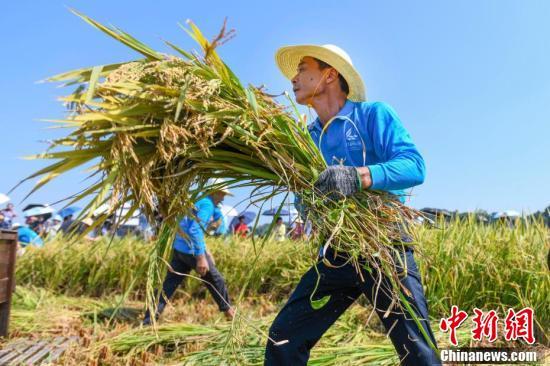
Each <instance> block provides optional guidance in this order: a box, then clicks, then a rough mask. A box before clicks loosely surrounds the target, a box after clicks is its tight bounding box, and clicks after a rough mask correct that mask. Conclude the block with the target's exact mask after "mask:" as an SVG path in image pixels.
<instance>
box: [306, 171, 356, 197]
mask: <svg viewBox="0 0 550 366" xmlns="http://www.w3.org/2000/svg"><path fill="white" fill-rule="evenodd" d="M315 188H316V189H317V190H318V191H319V193H321V194H322V195H326V196H328V198H330V199H331V200H333V201H337V200H339V199H342V198H344V197H348V196H351V195H353V194H355V193H357V192H359V191H360V190H361V177H360V176H359V172H358V171H357V169H355V168H354V167H352V166H342V165H332V166H329V167H328V168H326V169H325V170H324V171H323V172H322V173H321V174H320V175H319V178H318V179H317V182H315Z"/></svg>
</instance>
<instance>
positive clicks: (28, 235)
mask: <svg viewBox="0 0 550 366" xmlns="http://www.w3.org/2000/svg"><path fill="white" fill-rule="evenodd" d="M12 228H13V229H14V230H17V241H18V242H19V244H20V245H21V246H22V247H23V248H25V247H27V246H29V245H33V246H36V247H38V248H41V247H43V246H44V241H43V240H42V238H41V237H40V236H39V235H38V234H37V233H36V232H35V231H34V230H32V229H31V228H30V227H28V226H25V225H21V224H19V223H15V224H13V226H12Z"/></svg>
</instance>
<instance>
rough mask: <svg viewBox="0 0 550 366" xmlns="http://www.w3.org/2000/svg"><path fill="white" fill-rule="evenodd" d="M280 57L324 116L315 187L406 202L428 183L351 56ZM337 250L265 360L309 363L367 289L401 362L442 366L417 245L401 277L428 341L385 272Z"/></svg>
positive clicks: (294, 298)
mask: <svg viewBox="0 0 550 366" xmlns="http://www.w3.org/2000/svg"><path fill="white" fill-rule="evenodd" d="M275 58H276V61H277V64H278V66H279V68H280V69H281V71H282V72H283V74H284V75H285V76H286V77H287V78H288V79H290V80H291V82H292V88H293V91H294V94H295V97H296V101H297V102H298V103H299V104H302V105H308V106H311V107H313V109H314V110H315V112H316V113H317V116H318V118H317V119H316V120H315V121H314V122H313V123H312V124H311V125H310V126H309V132H310V135H311V137H312V138H313V140H314V142H315V144H316V145H317V147H318V148H319V149H320V151H321V152H322V154H323V156H324V158H325V161H326V162H327V164H328V165H329V167H328V168H327V169H326V170H325V171H323V172H322V173H321V174H320V175H319V178H318V180H317V182H315V186H316V188H317V189H318V190H319V191H320V192H321V193H322V194H325V195H329V197H330V196H332V197H333V198H338V197H347V196H351V195H353V194H355V193H357V192H358V191H360V190H362V189H373V190H384V191H388V192H391V193H393V194H394V195H395V196H396V199H399V200H401V201H402V202H404V199H405V197H404V190H405V189H407V188H410V187H413V186H415V185H419V184H421V183H422V182H423V181H424V171H425V168H424V160H423V159H422V156H421V155H420V153H419V152H418V150H417V148H416V146H415V145H414V143H413V141H412V139H411V137H410V136H409V134H408V132H407V131H406V130H405V128H404V127H403V125H402V124H401V121H400V120H399V118H398V117H397V115H396V113H395V112H394V110H393V109H392V108H390V107H389V106H388V105H387V104H384V103H379V102H374V103H372V102H366V97H365V87H364V84H363V81H362V79H361V76H360V75H359V73H358V72H357V71H356V70H355V68H354V67H353V65H352V62H351V59H350V57H349V56H348V55H347V54H346V53H345V52H344V51H343V50H342V49H340V48H338V47H336V46H333V45H326V46H313V45H305V46H288V47H283V48H281V49H279V50H278V51H277V54H276V56H275ZM409 241H410V240H409ZM334 254H335V253H334V251H333V250H331V249H330V248H329V249H328V250H327V252H326V254H325V256H326V258H327V260H330V262H331V264H333V265H334V266H335V267H336V268H329V267H328V266H326V265H325V264H324V263H323V262H322V261H319V262H318V263H317V264H316V265H315V266H314V267H312V268H311V269H310V270H309V271H308V272H307V273H306V274H305V275H304V276H303V277H302V278H301V280H300V282H299V283H298V285H297V287H296V289H295V290H294V292H293V293H292V295H291V296H290V299H289V300H288V302H287V303H286V305H285V306H284V307H283V309H282V310H281V311H280V312H279V314H278V315H277V317H276V318H275V320H274V321H273V324H272V326H271V328H270V331H269V335H270V338H271V340H269V341H268V344H267V348H266V353H265V365H293V366H297V365H306V364H307V361H308V359H309V354H310V350H311V348H312V347H313V346H314V345H315V344H316V343H317V341H318V340H319V339H320V338H321V336H322V335H323V334H324V333H325V332H326V331H327V330H328V329H329V328H330V326H331V325H332V324H333V323H334V322H335V321H336V320H337V319H338V317H340V315H341V314H342V313H343V312H344V311H346V309H347V308H348V307H349V306H350V305H351V304H353V303H354V302H355V300H356V299H357V298H358V297H359V296H361V294H364V295H365V296H366V297H367V298H368V299H369V300H370V301H371V303H373V302H375V303H374V304H373V306H374V308H375V311H376V313H377V314H378V316H379V318H380V320H381V321H382V323H383V324H384V326H385V328H386V330H387V332H388V335H389V337H390V338H391V341H392V342H393V345H394V346H395V349H396V351H397V353H398V355H399V358H400V360H401V364H403V365H414V366H421V365H440V364H441V363H440V361H439V359H438V358H437V355H436V353H435V352H434V351H433V349H432V348H431V347H430V343H431V344H433V345H434V347H435V339H434V337H433V334H432V331H431V329H430V325H429V322H428V307H427V303H426V298H425V296H424V291H423V289H422V284H421V282H420V274H419V272H418V268H417V266H416V263H415V260H414V257H413V251H412V249H411V248H407V249H404V250H403V252H402V253H400V255H401V256H402V257H403V260H404V261H406V263H407V274H406V275H404V276H403V277H402V278H401V282H402V284H403V286H405V287H406V288H407V289H408V290H409V291H410V293H411V295H412V296H411V297H409V298H408V300H409V302H410V304H411V306H412V308H413V309H416V312H417V314H416V315H417V316H418V317H419V318H420V319H421V324H422V327H423V328H424V330H425V332H426V333H427V334H428V335H429V337H428V338H429V339H428V340H426V339H425V338H424V337H423V335H422V333H421V330H420V328H419V327H418V326H417V325H416V323H415V322H414V321H413V319H412V318H411V316H410V315H409V314H405V313H404V312H403V311H402V310H401V308H400V307H396V306H394V307H392V305H393V304H392V298H391V297H390V296H388V293H391V291H389V290H388V289H390V288H391V287H389V286H390V285H389V281H388V279H387V278H379V275H378V274H376V273H372V274H371V273H369V272H368V271H367V270H365V269H364V268H361V271H362V276H361V275H360V274H359V273H358V271H357V270H356V268H355V267H354V266H353V265H352V264H351V263H349V262H348V261H347V258H345V257H344V258H342V256H340V255H339V256H338V257H335V255H334ZM315 267H316V268H315ZM396 269H397V271H400V269H399V268H396ZM373 272H374V271H373ZM401 272H403V270H402V269H401ZM318 278H320V280H319V283H318V287H317V288H316V282H317V279H318ZM363 279H364V280H363ZM379 280H380V284H381V287H380V288H378V287H377V286H378V283H379V282H378V281H379ZM315 288H316V290H315V296H316V297H318V298H319V299H320V298H323V297H325V296H330V300H329V301H328V302H327V303H326V305H324V306H323V307H321V308H320V309H317V310H315V309H313V308H312V306H311V303H310V296H311V294H312V293H313V292H314V289H315ZM390 308H391V310H390ZM388 310H390V311H388ZM386 312H387V314H385V313H386ZM272 340H274V341H275V342H276V343H274V342H273V341H272Z"/></svg>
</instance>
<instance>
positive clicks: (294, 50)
mask: <svg viewBox="0 0 550 366" xmlns="http://www.w3.org/2000/svg"><path fill="white" fill-rule="evenodd" d="M306 56H309V57H314V58H316V59H319V60H321V61H323V62H326V63H327V64H329V65H330V66H332V67H334V68H335V69H336V71H338V72H339V73H340V74H341V75H342V76H343V77H344V79H345V80H346V82H347V83H348V86H349V94H348V99H350V100H353V101H355V102H362V101H366V100H367V97H366V90H365V84H364V83H363V79H362V78H361V75H359V72H358V71H357V70H356V69H355V67H353V65H352V64H350V63H349V62H348V61H347V60H345V59H344V58H343V57H341V56H340V55H338V54H337V53H335V52H333V51H331V50H329V49H327V48H325V47H321V46H316V45H299V46H286V47H281V48H279V49H278V50H277V53H276V54H275V61H276V63H277V66H278V67H279V69H280V70H281V72H282V73H283V75H284V76H285V77H286V78H287V79H289V80H291V79H292V78H293V77H294V76H295V75H296V73H297V70H298V65H299V64H300V61H301V60H302V59H303V58H304V57H306Z"/></svg>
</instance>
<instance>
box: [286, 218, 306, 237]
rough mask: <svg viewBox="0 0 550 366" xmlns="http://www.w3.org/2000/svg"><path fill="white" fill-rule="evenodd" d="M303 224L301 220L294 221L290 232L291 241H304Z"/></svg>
mask: <svg viewBox="0 0 550 366" xmlns="http://www.w3.org/2000/svg"><path fill="white" fill-rule="evenodd" d="M305 234H306V233H305V230H304V222H303V221H302V219H300V218H297V219H296V221H294V227H293V228H292V230H290V233H289V235H290V239H292V240H304V239H305Z"/></svg>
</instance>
